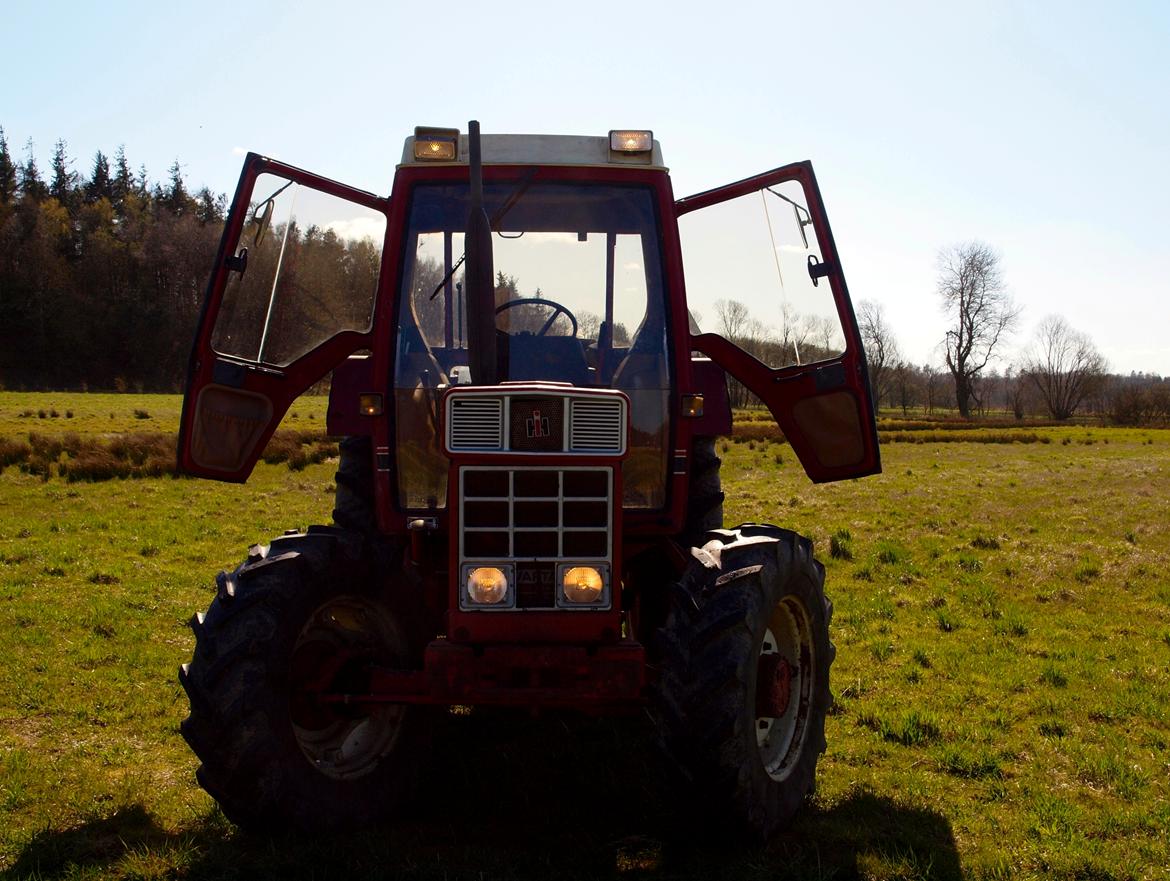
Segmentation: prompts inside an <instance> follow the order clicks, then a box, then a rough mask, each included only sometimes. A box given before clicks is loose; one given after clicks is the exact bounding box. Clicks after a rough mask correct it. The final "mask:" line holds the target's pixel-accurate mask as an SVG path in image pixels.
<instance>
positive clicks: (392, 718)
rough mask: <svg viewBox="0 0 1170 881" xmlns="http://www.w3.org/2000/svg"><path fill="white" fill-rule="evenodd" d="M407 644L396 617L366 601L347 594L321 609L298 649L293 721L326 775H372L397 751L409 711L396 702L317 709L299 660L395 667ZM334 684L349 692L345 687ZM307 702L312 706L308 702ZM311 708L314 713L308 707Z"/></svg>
mask: <svg viewBox="0 0 1170 881" xmlns="http://www.w3.org/2000/svg"><path fill="white" fill-rule="evenodd" d="M401 646H402V640H401V637H400V634H399V631H398V628H397V626H396V625H395V623H394V620H393V618H392V617H391V616H390V615H389V614H388V613H387V612H386V611H385V610H384V609H382V608H381V607H380V606H378V605H376V604H374V603H371V602H369V601H368V600H366V599H364V598H362V597H355V596H343V597H337V598H335V599H332V600H330V601H329V602H327V603H325V604H324V605H322V606H320V607H319V608H318V609H317V610H316V611H315V612H314V613H313V614H312V615H311V616H310V617H309V620H308V622H307V623H306V624H305V626H304V628H303V629H302V630H301V634H300V636H299V637H298V638H297V642H296V646H295V647H294V649H293V660H292V663H291V664H290V666H291V667H292V669H293V671H294V675H293V676H292V677H291V678H292V680H293V681H292V682H291V694H290V721H291V723H292V730H293V735H294V736H295V738H296V741H297V745H298V746H299V747H300V749H301V752H302V753H303V754H304V756H305V758H306V759H308V761H309V763H310V764H311V765H312V766H313V767H314V768H316V769H317V770H318V771H319V772H320V773H322V774H324V775H325V776H326V777H330V778H333V779H335V780H352V779H355V778H358V777H364V776H365V775H366V774H369V773H370V772H371V771H373V770H374V769H375V768H376V767H377V766H378V764H379V763H380V762H381V760H382V759H383V757H385V756H386V754H387V753H389V752H390V750H391V749H393V747H394V744H395V742H396V741H397V739H398V734H399V731H400V729H401V722H402V716H403V712H404V708H403V707H402V706H400V705H396V704H376V705H372V706H371V705H368V704H367V705H363V706H360V707H359V706H355V705H339V704H328V705H323V704H316V705H315V706H314V705H313V701H312V699H311V697H308V698H307V697H306V694H305V692H304V690H303V689H304V687H305V684H306V683H305V682H304V681H300V682H298V681H297V678H298V674H302V675H303V674H305V673H308V674H309V675H308V676H305V678H306V679H310V678H311V675H312V671H308V670H302V669H299V668H301V667H304V664H298V663H297V661H298V658H304V657H305V656H306V655H308V656H309V657H310V658H311V659H312V660H313V661H319V662H327V661H328V660H329V657H328V656H329V653H330V651H332V652H333V653H335V657H337V658H349V659H350V660H351V661H352V662H354V663H357V664H361V663H366V662H369V663H379V662H380V663H386V664H391V665H392V664H393V663H394V662H395V661H396V660H398V659H399V657H400V655H401ZM341 675H344V674H341ZM334 683H335V684H337V687H339V688H342V689H344V688H345V686H344V685H343V684H341V683H337V681H336V679H335V680H334ZM306 701H307V704H306ZM306 706H310V707H311V712H306V711H305V707H306Z"/></svg>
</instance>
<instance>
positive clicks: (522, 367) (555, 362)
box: [498, 331, 593, 386]
mask: <svg viewBox="0 0 1170 881" xmlns="http://www.w3.org/2000/svg"><path fill="white" fill-rule="evenodd" d="M498 339H499V342H500V343H501V344H502V345H501V346H500V348H501V356H502V358H501V360H503V361H504V363H506V364H507V365H508V379H511V380H549V381H552V382H571V383H572V384H573V385H577V386H588V385H592V384H593V383H592V373H593V371H592V369H591V368H590V367H589V362H588V361H587V360H586V358H585V347H584V346H583V345H582V344H581V341H580V340H579V339H577V338H576V337H570V336H538V335H537V334H534V333H529V332H528V331H522V332H521V333H518V334H515V335H514V336H509V335H506V334H500V335H499V337H498Z"/></svg>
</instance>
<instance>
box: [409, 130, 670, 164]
mask: <svg viewBox="0 0 1170 881" xmlns="http://www.w3.org/2000/svg"><path fill="white" fill-rule="evenodd" d="M623 134H634V135H638V136H643V137H642V139H641V145H642V146H644V145H645V144H647V143H648V144H649V145H650V148H649V149H640V150H621V149H614V145H615V144H618V143H620V136H621V135H623ZM615 136H617V137H615ZM448 144H449V145H450V146H448V147H445V149H439V148H442V147H444V145H448ZM480 144H481V147H480V149H481V150H482V155H483V162H484V165H599V166H605V167H607V168H612V167H614V166H629V167H633V168H643V169H644V168H655V169H663V170H665V166H664V165H663V162H662V147H661V145H660V144H659V143H658V141H656V140H654V138H653V136H652V135H651V133H650V132H648V131H647V132H642V131H639V132H625V131H618V132H611V133H610V134H609V135H608V136H592V135H487V134H485V135H482V136H481V138H480ZM428 145H435V147H436V149H435V153H436V154H437V155H436V157H435V158H432V157H430V156H428V155H427V150H426V147H427V146H428ZM467 151H468V147H467V135H465V134H460V133H459V132H458V131H457V130H455V129H433V128H421V127H420V128H416V129H415V130H414V135H413V136H412V137H409V138H407V139H406V143H405V144H404V145H403V148H402V162H401V164H400V166H399V167H402V166H418V165H466V164H467V161H468V152H467Z"/></svg>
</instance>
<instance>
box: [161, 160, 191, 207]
mask: <svg viewBox="0 0 1170 881" xmlns="http://www.w3.org/2000/svg"><path fill="white" fill-rule="evenodd" d="M168 173H169V174H170V176H171V185H170V187H168V188H167V190H166V192H165V193H163V203H164V204H165V205H166V206H167V207H168V208H170V209H171V213H173V214H186V213H187V209H188V207H190V204H191V197H190V196H189V195H188V194H187V188H186V186H184V184H183V169H182V167H181V166H180V165H179V160H178V159H176V160H175V161H174V162H172V163H171V167H170V169H169V171H168Z"/></svg>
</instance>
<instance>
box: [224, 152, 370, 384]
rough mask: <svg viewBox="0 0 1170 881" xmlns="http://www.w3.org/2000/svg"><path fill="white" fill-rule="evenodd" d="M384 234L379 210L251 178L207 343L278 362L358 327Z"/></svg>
mask: <svg viewBox="0 0 1170 881" xmlns="http://www.w3.org/2000/svg"><path fill="white" fill-rule="evenodd" d="M385 235H386V218H385V215H383V214H382V213H381V212H379V211H375V210H372V209H370V208H367V207H364V206H362V205H358V204H355V203H353V202H350V201H346V200H345V199H340V198H338V197H336V196H331V195H329V194H327V193H324V192H321V191H320V190H316V189H313V188H312V187H308V186H305V185H303V184H300V183H297V182H294V181H290V180H288V179H286V178H283V177H280V176H277V175H273V174H261V175H260V176H259V177H257V179H256V183H255V185H254V187H253V190H252V202H251V204H250V206H249V209H248V220H247V222H246V223H245V224H244V225H243V228H242V231H241V234H240V238H239V240H238V241H237V242H236V243H235V247H234V248H233V249H231V251H230V253H232V254H234V255H235V256H234V258H233V266H234V268H233V270H232V271H231V273H230V275H229V279H228V282H227V285H226V287H225V289H224V294H223V300H222V303H221V305H220V309H219V313H218V315H217V316H216V321H215V328H214V330H213V332H212V336H211V346H212V348H213V349H214V350H215V351H216V352H218V353H219V354H222V355H227V356H230V357H233V358H238V359H241V360H244V361H249V362H252V363H257V364H269V365H273V366H277V367H284V366H287V365H289V364H291V363H292V362H294V361H296V360H297V359H298V358H300V357H301V356H302V355H305V354H306V353H308V352H310V351H312V350H313V349H314V348H316V347H317V346H319V345H320V344H321V343H323V342H325V341H326V340H328V339H330V338H332V337H334V336H336V335H337V334H338V333H340V332H342V331H346V330H352V331H358V332H359V333H364V332H366V331H368V330H369V329H370V321H371V319H372V316H373V311H374V301H375V297H376V295H377V287H378V271H379V268H380V264H381V260H382V243H383V241H384V240H385ZM245 251H246V253H245Z"/></svg>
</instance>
